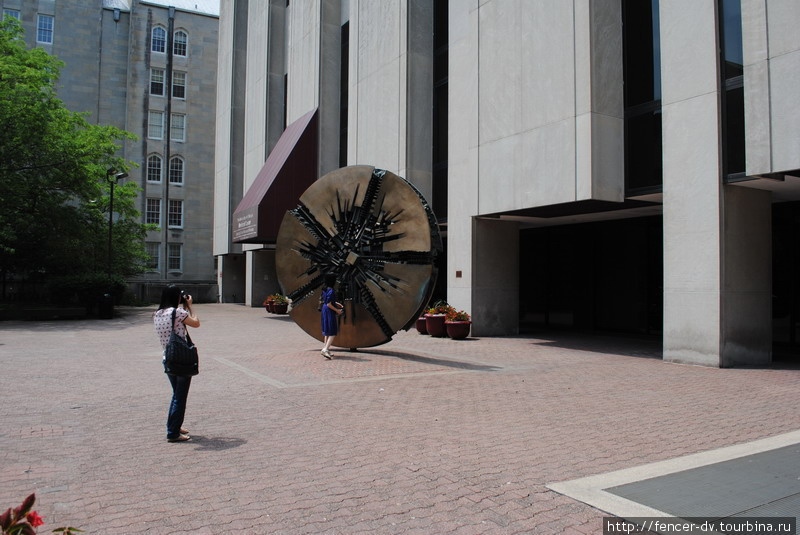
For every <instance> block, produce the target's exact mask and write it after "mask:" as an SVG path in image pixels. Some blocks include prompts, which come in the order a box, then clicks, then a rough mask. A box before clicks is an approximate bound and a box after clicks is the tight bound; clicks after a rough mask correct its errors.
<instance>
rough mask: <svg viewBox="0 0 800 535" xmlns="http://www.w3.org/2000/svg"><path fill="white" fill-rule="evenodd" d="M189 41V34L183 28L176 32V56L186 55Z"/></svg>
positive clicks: (174, 49) (174, 50) (173, 50)
mask: <svg viewBox="0 0 800 535" xmlns="http://www.w3.org/2000/svg"><path fill="white" fill-rule="evenodd" d="M188 41H189V36H188V35H186V32H184V31H183V30H178V31H177V32H175V36H174V40H173V41H172V53H173V54H175V55H176V56H185V55H186V44H187V42H188Z"/></svg>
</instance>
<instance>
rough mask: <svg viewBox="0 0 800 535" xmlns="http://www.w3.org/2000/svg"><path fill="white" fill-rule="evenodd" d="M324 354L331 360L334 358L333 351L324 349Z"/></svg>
mask: <svg viewBox="0 0 800 535" xmlns="http://www.w3.org/2000/svg"><path fill="white" fill-rule="evenodd" d="M322 356H323V357H325V358H326V359H328V360H331V359H332V358H333V355H331V352H330V351H328V350H327V349H323V350H322Z"/></svg>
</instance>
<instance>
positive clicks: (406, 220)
mask: <svg viewBox="0 0 800 535" xmlns="http://www.w3.org/2000/svg"><path fill="white" fill-rule="evenodd" d="M441 251H442V241H441V238H440V236H439V230H438V225H437V223H436V218H435V216H434V215H433V211H432V210H431V209H430V207H429V206H428V203H427V202H426V201H425V199H424V198H423V197H422V195H421V194H420V193H419V191H417V189H416V188H414V186H412V185H411V184H410V183H409V182H407V181H406V180H404V179H403V178H401V177H399V176H397V175H395V174H393V173H390V172H388V171H384V170H381V169H375V168H373V167H369V166H351V167H343V168H341V169H337V170H336V171H332V172H330V173H328V174H327V175H325V176H323V177H322V178H320V179H319V180H317V181H316V182H315V183H314V184H312V185H311V186H310V187H309V188H308V189H307V190H306V191H305V193H303V195H302V196H301V197H300V202H299V205H298V206H297V208H295V209H293V210H290V211H289V212H287V213H286V216H284V218H283V222H282V223H281V228H280V231H279V233H278V242H277V251H276V263H277V270H278V280H279V282H280V284H281V287H282V288H283V291H284V293H285V294H286V295H287V296H288V297H289V298H290V299H291V300H292V310H291V312H290V314H291V316H292V318H293V319H294V321H295V322H296V323H297V324H298V325H300V327H302V328H303V330H305V331H306V332H307V333H308V334H310V335H311V336H313V337H315V338H317V339H319V340H322V330H321V324H320V313H319V311H318V310H317V306H318V300H319V296H320V294H321V290H322V282H323V278H324V276H325V274H327V273H333V274H335V275H336V279H337V281H338V292H337V295H338V298H339V299H340V300H341V301H342V302H343V304H344V305H345V315H344V318H343V320H342V322H341V323H340V325H339V335H338V336H337V337H336V338H335V339H334V344H335V345H336V346H339V347H349V348H356V347H370V346H375V345H379V344H383V343H385V342H388V341H389V340H391V338H392V336H393V335H394V334H395V333H396V332H397V331H398V330H400V329H407V328H409V327H410V326H411V325H412V324H413V323H414V321H415V320H416V319H417V317H418V316H419V315H420V313H421V312H422V309H423V308H424V307H425V305H426V304H427V303H428V300H429V299H430V297H431V293H432V292H433V286H434V284H435V282H436V275H437V269H436V257H437V256H438V255H439V254H441Z"/></svg>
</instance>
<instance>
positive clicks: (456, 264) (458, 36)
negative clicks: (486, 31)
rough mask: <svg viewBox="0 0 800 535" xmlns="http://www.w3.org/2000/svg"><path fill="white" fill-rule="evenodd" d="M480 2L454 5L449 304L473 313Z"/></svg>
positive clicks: (451, 9)
mask: <svg viewBox="0 0 800 535" xmlns="http://www.w3.org/2000/svg"><path fill="white" fill-rule="evenodd" d="M478 15H479V11H478V2H477V0H473V1H470V2H462V1H451V2H450V6H449V37H450V46H449V50H448V52H449V65H448V68H449V76H448V84H447V88H448V92H449V101H450V102H451V103H456V102H457V103H458V106H455V105H454V104H451V105H450V109H449V116H448V121H447V122H448V148H447V150H448V155H447V158H448V162H447V167H448V173H447V174H448V179H447V180H448V188H447V196H448V200H447V220H448V225H447V226H448V230H447V269H448V271H447V273H446V274H444V273H442V274H440V276H446V277H447V300H448V302H449V303H450V304H451V305H453V306H454V307H457V308H459V309H463V310H466V311H467V312H469V313H470V314H472V313H473V308H472V279H473V274H472V254H473V243H472V232H473V231H472V216H474V215H476V214H478V186H479V183H478V150H479V148H478V124H479V122H478V91H476V88H477V87H479V83H478V74H479V73H478V62H477V61H476V60H475V58H477V57H478V56H479V52H478V50H479V39H478V35H479V34H478V26H479V23H478Z"/></svg>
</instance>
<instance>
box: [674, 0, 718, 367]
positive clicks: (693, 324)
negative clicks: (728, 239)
mask: <svg viewBox="0 0 800 535" xmlns="http://www.w3.org/2000/svg"><path fill="white" fill-rule="evenodd" d="M714 4H715V2H714V1H713V0H700V1H696V0H677V1H674V2H660V17H661V65H662V69H661V73H662V113H663V126H662V135H663V144H664V360H668V361H673V362H686V363H691V364H702V365H706V366H721V364H722V362H721V354H720V346H721V339H720V338H721V332H722V328H721V319H722V310H721V303H720V298H721V295H720V294H721V290H722V280H721V276H722V270H721V253H722V251H721V245H722V235H721V234H722V233H721V228H720V221H721V213H720V209H721V207H720V203H721V202H722V198H721V195H722V185H721V180H720V174H721V171H720V169H721V152H720V138H719V124H720V117H719V74H718V73H719V71H718V64H717V62H718V59H717V43H716V37H715V35H714V33H715V32H712V31H709V29H710V28H716V27H717V21H716V10H715V6H714Z"/></svg>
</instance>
